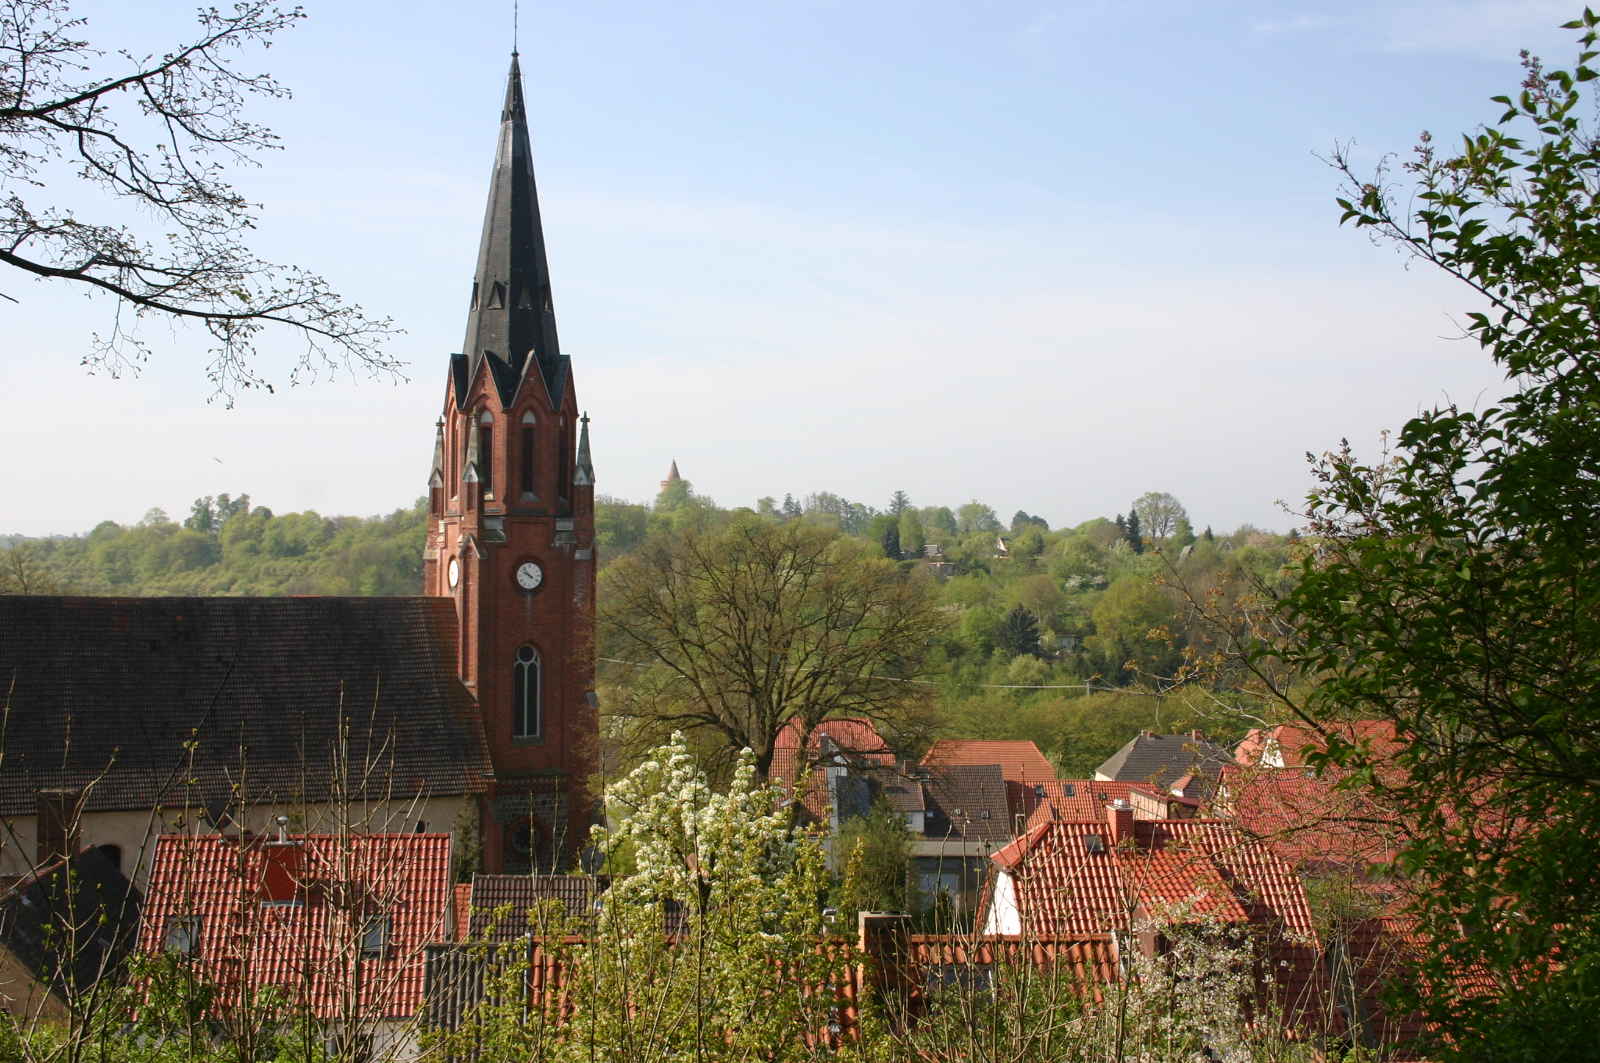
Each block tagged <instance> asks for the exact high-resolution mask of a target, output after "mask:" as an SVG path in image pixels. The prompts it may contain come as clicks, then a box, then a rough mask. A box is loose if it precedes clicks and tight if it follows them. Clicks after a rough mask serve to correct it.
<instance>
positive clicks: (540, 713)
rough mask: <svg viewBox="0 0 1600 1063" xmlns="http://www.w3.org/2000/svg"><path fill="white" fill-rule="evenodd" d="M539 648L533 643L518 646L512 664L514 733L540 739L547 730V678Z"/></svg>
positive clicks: (512, 733)
mask: <svg viewBox="0 0 1600 1063" xmlns="http://www.w3.org/2000/svg"><path fill="white" fill-rule="evenodd" d="M543 673H544V669H543V668H541V667H540V662H539V651H538V650H536V649H534V648H533V647H532V646H519V647H517V659H516V662H515V663H513V664H512V666H511V736H512V737H513V738H538V737H539V736H540V735H541V734H542V733H543V732H544V701H543V693H542V692H543V688H544V683H543V678H544V674H543Z"/></svg>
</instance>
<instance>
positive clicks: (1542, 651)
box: [1261, 11, 1600, 1060]
mask: <svg viewBox="0 0 1600 1063" xmlns="http://www.w3.org/2000/svg"><path fill="white" fill-rule="evenodd" d="M1597 22H1600V20H1597V18H1596V16H1595V15H1594V14H1593V13H1591V12H1589V11H1585V12H1584V14H1583V17H1582V18H1581V19H1580V20H1578V21H1576V22H1574V23H1571V24H1570V25H1571V26H1572V27H1573V28H1575V29H1577V30H1578V31H1579V33H1580V35H1581V49H1582V50H1581V53H1580V55H1579V57H1578V62H1577V65H1576V67H1575V68H1574V70H1573V71H1571V72H1566V71H1559V70H1557V71H1548V72H1547V71H1546V70H1544V69H1543V67H1542V66H1541V65H1540V63H1539V61H1538V60H1536V59H1532V58H1526V59H1525V65H1526V74H1527V77H1526V80H1525V81H1524V83H1523V85H1522V86H1521V89H1520V91H1519V92H1518V93H1517V94H1516V95H1514V96H1500V97H1496V102H1497V103H1498V104H1499V105H1500V106H1501V108H1502V109H1503V113H1502V114H1501V115H1500V117H1499V119H1498V120H1497V122H1496V124H1495V125H1493V126H1491V127H1487V128H1483V129H1480V130H1479V131H1477V132H1475V133H1473V134H1471V135H1468V136H1467V137H1465V138H1464V139H1463V141H1462V144H1461V146H1460V148H1459V150H1457V151H1455V152H1447V151H1444V150H1442V149H1440V148H1439V147H1437V146H1436V145H1435V144H1434V142H1433V141H1432V139H1431V138H1429V137H1427V136H1426V135H1424V137H1423V139H1422V142H1421V144H1420V145H1419V146H1418V148H1417V152H1416V155H1415V157H1414V159H1413V161H1412V162H1411V163H1410V164H1409V165H1408V166H1407V172H1408V175H1409V179H1410V180H1411V181H1412V182H1413V183H1414V187H1413V188H1410V189H1407V190H1405V191H1403V192H1401V193H1398V194H1397V193H1396V191H1395V190H1394V189H1393V188H1391V187H1390V186H1389V185H1388V184H1387V183H1386V175H1385V174H1384V173H1382V172H1381V171H1380V173H1379V174H1378V175H1377V176H1376V177H1367V176H1358V175H1357V174H1356V173H1355V171H1354V170H1353V168H1352V162H1351V159H1350V156H1349V155H1348V154H1347V153H1343V152H1341V153H1339V154H1338V155H1336V157H1335V164H1336V165H1337V166H1338V167H1339V168H1340V169H1341V171H1342V172H1343V173H1344V175H1345V177H1346V179H1347V180H1348V186H1347V189H1346V198H1342V199H1341V200H1340V206H1341V207H1342V209H1343V211H1344V215H1343V220H1344V221H1346V222H1354V223H1355V225H1356V226H1358V227H1361V228H1364V229H1367V230H1369V231H1371V232H1373V233H1375V234H1376V235H1377V236H1378V237H1379V238H1380V239H1383V240H1387V241H1389V242H1392V243H1394V244H1396V245H1398V246H1399V247H1400V248H1401V249H1403V250H1404V251H1406V252H1408V253H1409V254H1411V255H1412V256H1413V257H1415V258H1416V259H1419V260H1420V261H1422V262H1424V263H1427V264H1429V265H1431V266H1434V267H1437V268H1438V269H1440V270H1443V271H1444V272H1445V273H1446V274H1448V275H1450V276H1453V277H1456V278H1458V279H1460V280H1462V281H1463V282H1464V283H1465V284H1466V285H1467V286H1468V288H1469V289H1470V290H1471V292H1472V296H1473V301H1474V304H1475V306H1476V308H1475V309H1474V310H1472V311H1471V312H1469V313H1468V314H1467V315H1466V318H1465V321H1466V331H1467V334H1468V335H1470V336H1471V337H1473V338H1474V339H1475V340H1477V341H1478V343H1479V344H1480V345H1482V347H1483V348H1484V349H1485V350H1486V351H1487V352H1488V354H1489V355H1490V357H1492V358H1493V359H1494V361H1495V362H1496V363H1497V364H1498V365H1499V366H1501V367H1503V368H1504V369H1505V371H1506V375H1507V380H1508V384H1509V385H1510V387H1509V389H1508V394H1507V395H1506V396H1505V397H1504V398H1502V399H1501V400H1500V401H1498V402H1496V403H1493V404H1492V405H1488V406H1486V407H1483V408H1481V409H1478V410H1476V411H1469V410H1462V409H1459V408H1457V407H1455V406H1442V407H1439V408H1435V409H1432V410H1429V411H1426V412H1424V413H1422V414H1420V415H1418V416H1417V417H1414V418H1412V419H1411V420H1410V421H1408V422H1407V423H1406V424H1405V426H1404V427H1403V428H1402V429H1401V431H1400V433H1399V436H1398V438H1397V446H1396V450H1395V451H1394V452H1393V453H1390V454H1384V455H1382V456H1381V457H1380V459H1379V460H1374V461H1370V462H1364V461H1362V460H1360V459H1358V457H1357V456H1356V455H1355V454H1354V453H1353V452H1352V451H1351V450H1350V449H1349V447H1348V446H1344V447H1341V448H1340V449H1338V450H1336V451H1334V452H1332V453H1330V454H1327V455H1325V456H1324V457H1323V459H1322V460H1321V461H1320V462H1319V463H1318V464H1317V466H1316V473H1317V486H1316V488H1315V490H1314V491H1313V492H1312V493H1311V495H1310V496H1309V498H1308V505H1307V513H1306V517H1307V528H1308V532H1309V536H1310V537H1311V538H1312V539H1313V541H1314V542H1315V543H1316V549H1315V550H1314V551H1309V552H1308V553H1307V555H1306V557H1305V559H1304V561H1303V562H1302V564H1301V566H1300V569H1299V577H1300V578H1299V582H1298V583H1297V584H1296V585H1295V586H1294V587H1293V588H1292V589H1291V590H1290V591H1289V592H1288V593H1287V594H1286V595H1285V596H1284V598H1283V601H1282V615H1283V616H1284V617H1285V618H1287V620H1288V621H1289V622H1290V623H1291V624H1292V626H1293V629H1294V632H1295V637H1294V639H1293V640H1292V641H1290V642H1289V643H1287V644H1286V645H1284V644H1278V645H1271V646H1263V648H1262V650H1261V652H1262V653H1263V654H1265V653H1279V654H1286V655H1288V656H1289V658H1290V659H1291V660H1292V661H1293V662H1295V663H1297V664H1298V665H1300V666H1301V667H1302V668H1303V669H1304V670H1305V672H1306V674H1308V675H1309V676H1312V677H1314V678H1315V680H1316V684H1315V686H1314V688H1313V690H1312V693H1311V694H1310V696H1309V698H1308V699H1307V700H1306V701H1304V702H1303V703H1301V704H1300V705H1299V708H1300V711H1301V712H1302V713H1303V714H1304V715H1305V717H1306V718H1307V719H1308V720H1310V721H1312V722H1315V723H1319V724H1320V723H1324V722H1326V721H1330V720H1336V719H1342V718H1346V717H1349V716H1358V717H1365V718H1372V719H1378V720H1384V721H1388V722H1390V723H1392V724H1393V725H1394V727H1395V728H1396V730H1397V732H1398V734H1399V735H1400V736H1401V743H1400V745H1399V749H1398V751H1394V752H1390V751H1384V752H1383V753H1378V752H1374V751H1373V750H1372V749H1370V748H1365V747H1362V746H1352V745H1351V744H1350V743H1348V742H1344V741H1341V740H1340V739H1339V738H1338V737H1337V736H1334V737H1332V738H1331V739H1330V741H1329V745H1330V759H1331V760H1333V761H1335V762H1337V763H1339V764H1341V765H1343V766H1344V767H1345V768H1347V769H1351V771H1352V774H1351V778H1352V779H1354V780H1357V781H1359V782H1361V783H1364V784H1366V785H1369V786H1372V787H1374V788H1375V789H1376V790H1377V791H1378V793H1379V794H1380V796H1381V797H1382V799H1383V800H1384V801H1385V802H1387V803H1388V804H1389V806H1390V807H1393V808H1394V809H1396V811H1397V813H1398V814H1399V815H1400V816H1401V817H1402V819H1403V821H1404V822H1406V823H1408V824H1409V825H1410V827H1411V832H1412V835H1413V837H1412V840H1411V842H1410V843H1409V845H1408V846H1407V848H1406V851H1405V852H1404V853H1403V856H1402V859H1403V864H1404V866H1405V867H1406V868H1407V869H1408V870H1409V871H1410V872H1411V873H1412V874H1413V875H1414V876H1415V878H1416V880H1417V882H1418V884H1419V888H1418V889H1417V890H1416V891H1415V893H1414V895H1413V901H1412V912H1413V914H1414V915H1415V916H1416V917H1417V918H1418V919H1419V920H1420V921H1421V924H1422V926H1423V928H1424V929H1425V931H1426V932H1427V933H1428V934H1429V935H1430V937H1431V939H1432V945H1433V947H1432V948H1431V949H1429V950H1428V951H1427V953H1426V954H1425V957H1424V960H1425V973H1426V975H1427V979H1426V984H1425V987H1424V991H1423V992H1422V993H1421V994H1420V999H1419V1003H1420V1004H1421V1006H1422V1007H1423V1008H1424V1010H1425V1013H1426V1015H1427V1017H1428V1018H1430V1019H1432V1020H1433V1021H1435V1022H1437V1023H1439V1030H1440V1033H1441V1035H1442V1036H1441V1038H1440V1040H1439V1043H1438V1044H1437V1045H1436V1046H1435V1050H1436V1051H1437V1052H1438V1054H1439V1055H1441V1056H1444V1057H1449V1058H1461V1059H1518V1060H1522V1059H1528V1060H1532V1059H1539V1060H1557V1059H1561V1060H1566V1059H1573V1060H1576V1059H1590V1058H1593V1052H1594V1040H1593V1033H1592V1030H1591V1029H1590V1026H1591V1024H1590V1023H1589V1022H1588V1021H1586V1020H1584V1019H1581V1018H1580V1016H1587V1015H1592V1014H1593V1012H1594V1010H1595V1008H1596V1007H1597V1006H1600V964H1597V963H1596V962H1595V961H1594V957H1596V956H1600V877H1597V876H1596V875H1595V874H1594V873H1593V869H1594V867H1595V866H1596V864H1600V788H1597V787H1596V784H1595V780H1596V779H1600V698H1597V697H1596V692H1597V691H1600V538H1597V532H1596V529H1600V490H1597V483H1600V480H1597V472H1596V470H1600V371H1597V366H1600V338H1597V337H1600V280H1597V277H1596V270H1595V263H1596V261H1597V255H1596V249H1597V248H1600V139H1597V137H1596V134H1595V131H1594V130H1593V129H1591V128H1590V127H1589V126H1588V125H1587V124H1586V123H1585V122H1584V120H1583V118H1582V116H1581V115H1582V111H1583V109H1581V108H1580V106H1579V104H1580V94H1579V89H1578V86H1579V85H1580V84H1582V83H1584V82H1588V81H1590V80H1593V79H1594V78H1595V77H1596V73H1597V71H1596V69H1595V68H1594V67H1592V66H1590V65H1589V64H1590V63H1592V62H1593V60H1594V58H1595V55H1596V51H1595V42H1596V28H1597ZM1391 757H1392V760H1391V759H1390V758H1391ZM1469 967H1473V968H1477V969H1479V970H1487V971H1489V972H1492V973H1493V979H1492V980H1493V982H1494V986H1493V987H1492V988H1486V989H1484V990H1481V991H1468V990H1465V989H1464V987H1463V983H1462V979H1461V978H1460V974H1461V972H1462V971H1464V970H1466V969H1468V968H1469Z"/></svg>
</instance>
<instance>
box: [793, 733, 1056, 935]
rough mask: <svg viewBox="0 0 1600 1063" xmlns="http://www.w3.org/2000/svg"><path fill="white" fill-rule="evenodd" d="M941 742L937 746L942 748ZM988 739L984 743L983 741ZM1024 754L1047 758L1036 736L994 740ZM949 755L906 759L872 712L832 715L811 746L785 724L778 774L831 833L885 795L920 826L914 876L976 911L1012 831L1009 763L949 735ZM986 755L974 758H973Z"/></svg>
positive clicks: (923, 886) (920, 889) (924, 893)
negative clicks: (991, 862)
mask: <svg viewBox="0 0 1600 1063" xmlns="http://www.w3.org/2000/svg"><path fill="white" fill-rule="evenodd" d="M941 745H943V744H940V745H936V746H935V749H939V748H940V746H941ZM979 745H981V743H980V744H979ZM991 745H997V746H1000V747H1004V751H1006V752H1008V753H1009V754H1010V755H1012V756H1013V757H1014V758H1015V759H1017V760H1018V762H1019V763H1022V762H1027V763H1033V761H1029V760H1028V759H1027V757H1026V756H1025V755H1024V751H1023V750H1021V749H1020V748H1019V747H1023V746H1026V747H1027V748H1028V750H1031V753H1032V757H1033V758H1034V760H1035V761H1036V762H1037V763H1042V764H1044V765H1045V767H1046V769H1048V766H1049V765H1048V762H1047V761H1045V760H1044V758H1043V756H1042V755H1040V754H1039V752H1038V749H1037V748H1035V747H1034V746H1033V744H1032V743H1031V742H1022V743H1011V742H1007V743H991ZM944 749H945V752H946V753H947V754H948V756H947V757H944V758H942V759H941V758H933V754H930V755H929V756H930V758H933V759H929V758H924V760H923V761H922V762H921V763H919V764H910V763H907V762H903V761H901V760H900V759H898V758H897V757H896V755H895V752H894V750H893V749H892V748H891V747H890V746H889V744H888V742H887V741H886V740H885V739H884V737H883V736H882V735H881V734H879V733H878V730H877V728H876V727H874V726H873V724H872V722H871V721H869V720H865V719H840V720H824V721H823V722H822V723H820V724H818V725H817V726H816V727H815V728H813V729H812V731H811V734H810V735H809V736H807V739H806V741H805V743H804V745H803V746H802V743H801V740H800V725H799V724H798V723H797V722H795V721H791V722H790V724H789V725H788V726H786V727H785V728H784V730H783V732H781V733H780V734H779V738H778V742H777V743H776V747H775V749H774V754H773V761H772V763H773V769H772V774H773V777H774V778H777V779H793V783H792V785H793V786H794V789H795V792H796V794H797V800H798V802H799V804H800V807H801V810H802V816H803V817H804V818H805V819H806V820H808V821H810V822H812V823H818V824H826V825H827V827H828V831H829V833H830V834H837V833H838V831H839V828H840V827H841V826H842V825H843V824H844V823H846V822H847V821H848V820H850V819H851V818H852V817H854V816H864V815H866V814H867V813H868V812H869V811H870V810H871V809H872V806H873V804H874V803H877V802H882V803H884V804H887V805H888V806H889V807H890V808H892V809H894V810H895V811H896V812H898V813H899V814H900V815H901V816H902V817H903V818H904V820H905V824H906V830H907V831H908V832H909V834H910V835H911V869H910V874H911V875H912V877H913V884H914V885H915V886H916V888H917V893H918V895H919V896H920V897H921V898H923V900H924V901H925V902H928V903H931V902H932V901H933V899H935V898H937V897H939V896H941V895H944V896H946V897H947V898H948V900H949V903H950V905H951V907H952V909H953V910H954V911H956V912H971V911H972V910H973V908H974V906H975V905H976V903H977V899H978V895H979V891H980V889H981V887H982V883H983V879H984V875H985V869H986V866H987V863H986V862H987V859H988V855H989V854H990V853H991V852H993V851H994V850H995V849H996V848H998V847H999V846H1001V845H1004V844H1005V843H1006V842H1007V841H1008V840H1010V838H1011V835H1012V817H1011V809H1010V802H1009V799H1008V797H1007V782H1006V776H1005V769H1004V768H1003V767H1002V766H1001V765H1000V764H998V763H995V762H994V759H995V758H994V757H992V756H991V757H989V758H987V760H985V758H983V757H982V756H980V755H978V754H977V753H975V752H974V749H975V747H973V746H967V745H961V744H956V745H944ZM974 757H976V759H978V760H980V761H984V762H982V763H972V762H971V761H972V759H973V758H974Z"/></svg>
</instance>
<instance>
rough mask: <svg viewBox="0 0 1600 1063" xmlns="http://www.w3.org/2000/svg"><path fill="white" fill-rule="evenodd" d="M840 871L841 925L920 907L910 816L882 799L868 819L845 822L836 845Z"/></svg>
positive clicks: (838, 903) (836, 900)
mask: <svg viewBox="0 0 1600 1063" xmlns="http://www.w3.org/2000/svg"><path fill="white" fill-rule="evenodd" d="M833 851H834V854H835V855H834V862H835V863H836V864H837V865H838V866H839V868H840V875H839V881H838V883H837V884H836V885H835V886H834V892H833V898H834V900H833V904H834V908H835V909H837V911H838V916H837V924H836V925H838V926H840V927H844V928H849V927H853V926H855V925H856V916H857V915H858V914H859V913H861V912H909V911H913V910H914V909H915V908H916V900H917V899H916V898H915V897H913V896H912V890H911V882H910V862H911V832H910V830H909V829H907V827H906V819H905V816H903V815H901V814H900V813H899V812H897V811H895V810H894V809H893V808H892V807H890V806H889V805H888V803H886V802H885V801H883V800H882V799H881V798H880V799H879V800H878V801H876V802H874V803H873V805H872V809H871V811H869V812H868V813H867V814H866V815H865V816H856V817H853V818H851V819H847V820H845V822H844V823H843V824H841V825H840V827H839V833H838V834H837V835H836V836H835V838H834V841H833Z"/></svg>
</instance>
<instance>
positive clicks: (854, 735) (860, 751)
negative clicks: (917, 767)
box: [771, 718, 895, 782]
mask: <svg viewBox="0 0 1600 1063" xmlns="http://www.w3.org/2000/svg"><path fill="white" fill-rule="evenodd" d="M804 727H805V725H804V724H803V723H802V722H801V721H800V720H797V719H791V720H789V722H787V723H785V724H784V725H783V729H782V730H781V731H779V732H778V737H777V739H776V740H775V741H774V742H773V744H772V772H771V774H772V778H773V779H775V780H781V781H785V782H787V781H791V780H793V779H794V777H795V774H796V773H797V772H799V771H800V770H801V769H802V768H807V767H810V765H811V764H812V763H814V762H815V761H816V759H817V756H818V754H819V753H820V752H821V750H822V740H823V738H828V739H830V740H831V741H832V742H833V744H834V745H835V746H837V747H839V749H841V750H842V751H844V752H846V753H852V754H855V755H857V756H859V757H862V758H864V759H865V760H866V761H868V762H870V763H874V764H883V765H893V764H894V762H895V755H894V750H892V749H890V748H889V743H888V742H887V741H885V740H884V737H883V735H881V734H879V733H878V729H877V728H876V727H874V726H873V725H872V721H871V720H864V719H859V718H847V719H842V720H823V721H822V722H821V723H819V724H817V725H816V726H815V727H813V728H812V729H811V733H810V734H809V735H807V736H806V740H805V747H804V750H803V751H802V749H801V741H800V736H801V733H802V730H803V729H804Z"/></svg>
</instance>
